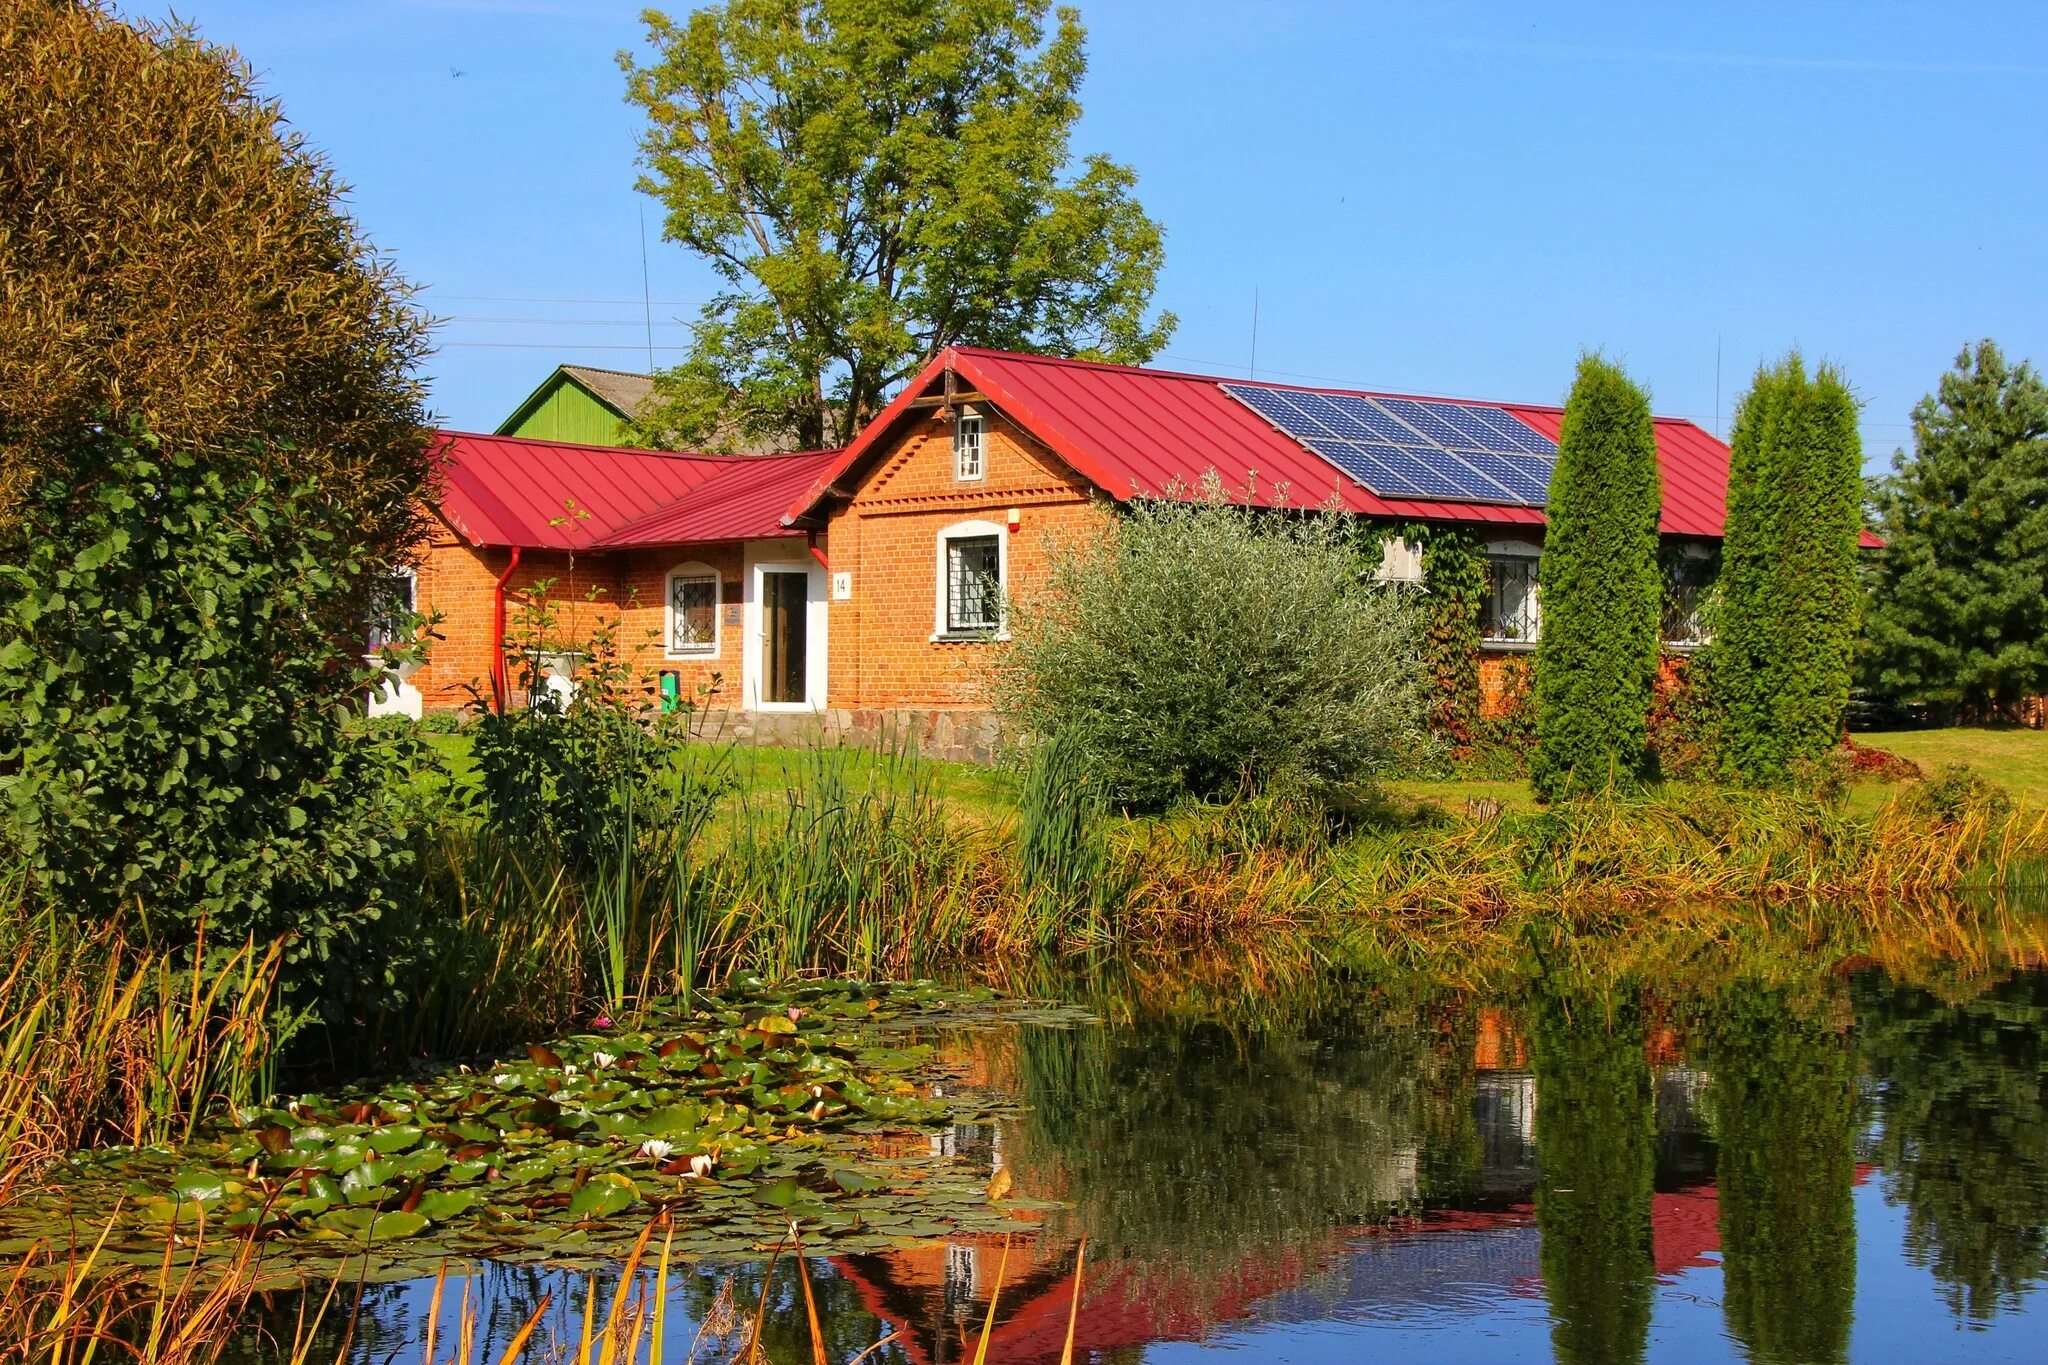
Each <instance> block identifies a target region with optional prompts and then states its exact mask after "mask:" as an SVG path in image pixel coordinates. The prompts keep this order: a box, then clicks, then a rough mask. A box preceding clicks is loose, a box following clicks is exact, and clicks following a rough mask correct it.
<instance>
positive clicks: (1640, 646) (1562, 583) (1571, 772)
mask: <svg viewBox="0 0 2048 1365" xmlns="http://www.w3.org/2000/svg"><path fill="white" fill-rule="evenodd" d="M1661 502H1662V492H1661V486H1660V482H1659V478H1658V472H1657V436H1656V428H1655V426H1654V425H1653V424H1652V422H1651V419H1650V401H1649V399H1648V398H1647V397H1645V396H1644V394H1643V391H1642V390H1641V389H1639V388H1637V387H1636V386H1635V384H1634V383H1632V382H1631V381H1630V380H1629V377H1628V376H1627V375H1626V374H1624V373H1623V372H1622V371H1621V369H1620V368H1619V367H1618V366H1615V365H1613V364H1610V363H1609V362H1607V361H1605V360H1603V359H1601V358H1600V357H1598V356H1587V357H1585V358H1584V359H1582V360H1581V361H1580V362H1579V373H1578V378H1577V380H1576V381H1575V382H1574V383H1573V384H1572V391H1571V397H1570V398H1569V399H1568V400H1567V401H1566V403H1565V413H1564V430H1563V433H1562V435H1561V436H1560V437H1559V440H1558V452H1557V473H1556V474H1555V475H1554V476H1552V478H1551V482H1550V504H1549V507H1548V513H1547V514H1548V517H1549V522H1550V526H1549V530H1548V532H1547V533H1546V534H1545V536H1544V543H1543V567H1542V574H1543V638H1542V641H1541V643H1540V644H1539V645H1538V646H1537V653H1536V708H1537V709H1536V740H1537V743H1536V754H1535V758H1534V761H1533V763H1532V765H1531V772H1530V780H1531V782H1532V783H1533V785H1534V786H1535V788H1536V792H1537V795H1538V796H1539V797H1541V798H1542V799H1543V800H1546V801H1548V800H1554V799H1556V798H1558V797H1560V796H1569V795H1572V794H1574V793H1580V792H1587V791H1597V790H1600V789H1601V788H1604V787H1606V786H1607V785H1609V784H1610V783H1611V782H1614V781H1620V782H1622V783H1625V784H1626V783H1633V782H1635V781H1636V780H1637V779H1639V778H1640V777H1641V775H1642V773H1643V770H1644V766H1645V764H1646V762H1647V754H1648V722H1647V716H1648V713H1649V709H1650V697H1651V692H1652V689H1653V688H1654V686H1655V684H1656V680H1657V658H1658V649H1659V646H1658V627H1659V625H1660V623H1661V620H1662V615H1663V601H1664V580H1663V575H1662V572H1661V571H1660V569H1659V568H1658V564H1657V518H1658V513H1659V510H1660V506H1661Z"/></svg>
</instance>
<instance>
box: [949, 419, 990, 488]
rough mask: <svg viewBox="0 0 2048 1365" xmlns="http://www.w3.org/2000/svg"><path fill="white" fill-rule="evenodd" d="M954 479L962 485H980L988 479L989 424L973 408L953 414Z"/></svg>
mask: <svg viewBox="0 0 2048 1365" xmlns="http://www.w3.org/2000/svg"><path fill="white" fill-rule="evenodd" d="M970 437H971V438H972V439H969V438H970ZM970 455H971V456H972V458H973V464H972V467H970V466H969V463H968V459H969V456H970ZM953 477H954V478H955V479H957V480H959V481H960V482H962V483H978V482H980V481H981V480H983V479H985V478H987V477H988V423H987V422H986V421H984V420H983V419H982V415H981V414H980V413H979V412H977V411H976V410H975V409H973V408H962V409H960V411H959V412H957V413H955V414H953Z"/></svg>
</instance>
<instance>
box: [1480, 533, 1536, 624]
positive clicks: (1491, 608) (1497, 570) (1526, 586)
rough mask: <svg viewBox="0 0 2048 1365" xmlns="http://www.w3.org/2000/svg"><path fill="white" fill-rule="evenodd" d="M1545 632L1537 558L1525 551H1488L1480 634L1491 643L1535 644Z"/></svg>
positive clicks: (1481, 606) (1481, 605)
mask: <svg viewBox="0 0 2048 1365" xmlns="http://www.w3.org/2000/svg"><path fill="white" fill-rule="evenodd" d="M1542 634H1543V607H1542V603H1541V601H1540V600H1539V598H1538V597H1537V590H1536V561H1535V560H1534V559H1531V558H1529V557H1527V556H1523V555H1488V556H1487V557H1486V599H1485V601H1483V602H1482V603H1481V604H1480V608H1479V636H1480V638H1481V639H1482V640H1485V641H1486V642H1487V643H1488V644H1496V645H1533V644H1535V643H1536V641H1537V639H1538V638H1539V637H1540V636H1541V635H1542Z"/></svg>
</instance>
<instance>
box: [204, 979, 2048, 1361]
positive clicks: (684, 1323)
mask: <svg viewBox="0 0 2048 1365" xmlns="http://www.w3.org/2000/svg"><path fill="white" fill-rule="evenodd" d="M1687 975H1688V977H1689V984H1687V985H1685V986H1683V987H1679V986H1674V985H1671V984H1669V983H1659V982H1647V983H1646V982H1622V983H1619V984H1617V983H1615V982H1613V981H1611V980H1609V981H1605V982H1603V983H1602V984H1599V985H1593V984H1588V983H1584V982H1582V983H1581V984H1578V985H1567V984H1559V983H1556V982H1552V983H1550V984H1543V985H1538V986H1536V987H1531V988H1526V989H1519V988H1518V989H1517V990H1516V991H1515V992H1514V993H1513V994H1512V995H1510V996H1507V997H1504V998H1489V997H1488V996H1487V995H1486V994H1484V993H1475V992H1471V991H1466V990H1459V989H1453V988H1451V987H1450V986H1447V985H1441V984H1435V983H1427V982H1414V983H1406V984H1397V985H1391V986H1390V985H1387V984H1385V983H1381V984H1379V985H1377V986H1368V985H1363V984H1356V983H1353V984H1345V983H1341V982H1327V981H1326V982H1321V983H1319V984H1316V985H1314V986H1313V987H1308V988H1304V989H1301V990H1299V991H1296V992H1293V993H1292V994H1291V995H1290V994H1283V996H1282V998H1280V999H1278V1000H1267V1001H1264V1002H1262V1003H1260V1004H1258V1005H1256V1006H1245V1005H1242V1004H1239V1005H1227V1004H1226V1005H1203V1004H1201V1003H1199V1000H1198V995H1199V993H1197V992H1189V991H1177V990H1165V989H1161V988H1159V987H1157V986H1156V984H1153V985H1148V984H1139V985H1136V986H1129V985H1127V986H1126V987H1125V988H1124V989H1123V990H1122V992H1121V993H1119V994H1117V995H1115V996H1101V997H1099V998H1097V999H1094V1000H1092V1001H1091V1000H1088V999H1086V998H1085V996H1086V993H1085V992H1082V993H1081V994H1082V995H1083V997H1084V998H1083V1003H1085V1004H1089V1005H1090V1006H1091V1008H1093V1009H1094V1010H1095V1011H1096V1013H1097V1014H1098V1016H1099V1017H1101V1018H1102V1019H1103V1020H1104V1021H1105V1022H1101V1023H1094V1024H1080V1025H1074V1026H1066V1027H1059V1026H1048V1025H1041V1024H1019V1023H1014V1022H1012V1023H1004V1024H999V1025H993V1026H989V1027H979V1028H972V1029H959V1028H948V1029H946V1030H943V1031H940V1032H939V1033H938V1034H937V1035H936V1036H937V1037H938V1040H939V1041H940V1042H941V1043H942V1045H943V1052H944V1054H945V1056H946V1057H947V1059H948V1065H949V1074H950V1079H949V1080H948V1081H946V1082H945V1084H946V1085H948V1086H952V1087H959V1088H965V1089H968V1090H971V1091H978V1092H986V1093H987V1094H990V1095H994V1096H997V1097H1003V1098H1008V1099H1010V1100H1012V1101H1014V1102H1015V1103H1016V1104H1017V1105H1019V1106H1021V1108H1020V1109H1019V1110H1018V1111H1017V1112H1016V1113H1015V1115H1014V1116H1013V1117H1009V1118H1005V1119H1001V1120H999V1121H993V1120H992V1121H986V1122H980V1123H975V1124H959V1125H955V1126H953V1127H951V1128H949V1129H947V1130H945V1131H943V1132H940V1133H938V1134H936V1135H934V1136H933V1137H932V1138H931V1141H932V1142H934V1143H936V1144H938V1145H940V1146H942V1147H945V1148H948V1149H950V1150H951V1151H953V1152H954V1153H955V1154H957V1155H958V1156H959V1157H960V1158H961V1159H962V1160H964V1161H967V1162H971V1163H973V1164H974V1165H975V1166H976V1167H977V1168H980V1169H986V1170H987V1171H988V1172H989V1173H990V1174H991V1175H993V1174H994V1173H995V1172H997V1171H1004V1172H1007V1173H1008V1179H1009V1183H1010V1185H1011V1187H1012V1189H1013V1190H1014V1192H1015V1194H1016V1195H1017V1196H1020V1197H1023V1198H1024V1199H1026V1200H1043V1201H1047V1202H1048V1203H1049V1204H1055V1205H1056V1206H1053V1207H1047V1208H1040V1209H1036V1210H1034V1211H1032V1212H1030V1213H1028V1214H1027V1215H1025V1216H1026V1217H1027V1218H1028V1219H1030V1220H1031V1221H1032V1223H1033V1225H1034V1226H1033V1228H1032V1230H1031V1231H1029V1232H1027V1233H1025V1234H1022V1235H1018V1236H1015V1237H1013V1238H1012V1240H1011V1242H1010V1245H1009V1247H1008V1250H1007V1253H1006V1252H1005V1247H1004V1241H1003V1239H1002V1238H1001V1237H999V1236H986V1235H984V1236H972V1237H959V1238H956V1239H953V1240H949V1241H940V1242H933V1243H930V1244H927V1245H920V1246H917V1247H914V1248H909V1249H903V1250H897V1251H890V1252H884V1253H876V1254H862V1255H843V1256H831V1255H821V1256H817V1257H814V1258H813V1259H812V1260H811V1261H810V1262H809V1265H810V1270H811V1275H812V1278H813V1283H814V1286H815V1290H816V1293H817V1296H818V1308H819V1312H820V1314H821V1316H822V1318H823V1321H824V1324H825V1335H826V1336H827V1338H828V1346H827V1357H828V1359H830V1360H831V1361H833V1362H834V1365H840V1363H841V1362H846V1361H850V1360H852V1359H853V1358H855V1357H856V1356H858V1355H859V1354H860V1353H861V1352H862V1351H863V1350H865V1349H866V1348H868V1347H871V1346H874V1345H875V1344H876V1343H877V1342H881V1341H883V1339H884V1338H889V1339H890V1340H888V1342H887V1343H886V1344H884V1345H882V1346H881V1347H880V1348H879V1349H878V1350H876V1351H875V1352H874V1354H873V1355H872V1356H870V1357H868V1358H869V1359H872V1360H875V1361H878V1362H895V1363H897V1365H907V1363H915V1365H940V1363H941V1362H954V1361H971V1360H973V1358H974V1343H975V1341H976V1340H977V1338H978V1336H979V1334H980V1331H981V1326H982V1322H983V1319H984V1316H985V1315H986V1314H987V1312H988V1308H989V1301H990V1297H991V1295H992V1294H995V1295H996V1312H995V1330H994V1336H993V1339H992V1341H991V1343H990V1346H989V1351H988V1356H987V1359H988V1360H989V1361H990V1362H993V1363H994V1365H1024V1363H1026V1362H1056V1361H1058V1360H1059V1359H1060V1354H1061V1348H1062V1340H1063V1337H1064V1335H1065V1333H1066V1330H1067V1324H1068V1313H1069V1306H1070V1304H1071V1303H1072V1302H1073V1300H1074V1293H1075V1281H1076V1259H1077V1255H1076V1253H1077V1250H1078V1248H1079V1246H1080V1243H1081V1240H1082V1239H1083V1238H1086V1239H1087V1252H1086V1262H1085V1267H1084V1268H1083V1270H1082V1272H1081V1281H1080V1283H1081V1289H1080V1310H1079V1314H1078V1320H1077V1326H1076V1344H1075V1358H1076V1359H1077V1360H1079V1359H1087V1360H1094V1361H1117V1362H1135V1361H1147V1362H1171V1361H1190V1362H1192V1361H1201V1360H1207V1359H1211V1358H1217V1359H1223V1358H1229V1357H1235V1358H1239V1359H1259V1360H1275V1361H1300V1362H1317V1361H1350V1360H1357V1359H1364V1358H1369V1357H1370V1358H1388V1359H1408V1358H1412V1359H1423V1360H1429V1361H1432V1362H1450V1361H1464V1360H1507V1359H1516V1360H1521V1359H1527V1360H1545V1359H1559V1360H1567V1361H1601V1362H1606V1361H1634V1360H1654V1361H1722V1360H1752V1361H1770V1362H1780V1361H1784V1362H1792V1361H1838V1360H1857V1361H1916V1362H1917V1361H1974V1360H2022V1359H2024V1360H2041V1359H2044V1358H2048V972H2043V971H2041V970H2038V969H2017V970H2008V969H2002V968H2001V969H1995V970H1994V969H1984V970H1981V971H1979V972H1977V973H1975V974H1972V973H1971V972H1970V971H1968V970H1966V969H1964V968H1960V967H1955V966H1953V965H1950V966H1934V967H1930V968H1928V969H1927V970H1925V971H1923V972H1920V973H1917V974H1907V973H1902V976H1901V978H1894V977H1892V976H1889V975H1887V974H1886V973H1885V972H1884V971H1883V970H1881V969H1879V968H1877V967H1875V966H1861V967H1859V966H1856V965H1855V964H1847V965H1843V966H1835V967H1825V968H1815V969H1812V970H1806V971H1790V972H1778V973H1775V974H1774V973H1772V972H1769V971H1757V972H1745V971H1744V970H1743V969H1741V968H1738V967H1734V966H1725V967H1716V966H1712V965H1708V966H1706V967H1704V968H1702V969H1699V970H1697V971H1690V972H1688V973H1687ZM1907 975H1911V976H1912V979H1903V978H1904V977H1905V976H1907ZM1169 1000H1170V1003H1169ZM926 1036H927V1038H928V1039H929V1038H931V1037H933V1036H934V1035H933V1034H932V1033H931V1032H929V1031H928V1032H927V1035H926ZM1006 1257H1007V1259H1006ZM763 1274H764V1266H763V1264H761V1263H759V1262H754V1263H742V1264H726V1265H719V1266H705V1265H701V1264H699V1265H692V1266H689V1267H686V1268H682V1269H680V1270H677V1271H674V1272H672V1274H671V1283H670V1287H669V1291H668V1292H669V1302H670V1305H671V1307H670V1315H669V1319H668V1324H667V1342H668V1349H667V1350H666V1352H665V1354H666V1357H667V1359H668V1360H671V1361H683V1360H685V1359H687V1358H690V1353H691V1351H692V1349H693V1346H694V1349H695V1352H696V1355H695V1358H696V1359H698V1360H702V1361H724V1360H725V1359H727V1358H728V1357H729V1355H730V1353H731V1348H732V1346H733V1345H734V1344H735V1343H736V1342H737V1340H738V1336H737V1335H736V1334H735V1333H734V1331H733V1328H734V1327H735V1325H736V1320H737V1318H738V1317H739V1316H741V1315H746V1314H750V1313H751V1312H752V1311H753V1308H754V1306H755V1305H756V1303H757V1302H758V1301H759V1300H760V1298H761V1294H762V1285H763ZM616 1276H617V1272H616V1271H612V1272H609V1274H607V1273H605V1272H600V1273H599V1274H598V1276H597V1283H598V1295H599V1298H598V1302H599V1303H600V1304H602V1303H604V1302H606V1301H607V1300H608V1299H609V1297H610V1294H611V1292H612V1289H613V1284H612V1281H614V1280H615V1279H616ZM999 1276H1000V1278H1001V1289H1000V1292H999V1293H997V1291H996V1284H997V1280H998V1277H999ZM445 1292H446V1295H447V1299H448V1303H449V1305H450V1307H451V1309H452V1306H453V1305H454V1304H455V1303H456V1302H457V1301H459V1300H460V1299H462V1298H463V1297H464V1296H465V1295H466V1296H468V1299H469V1302H470V1303H471V1305H472V1307H473V1308H475V1309H476V1310H477V1313H478V1334H479V1336H480V1337H482V1338H484V1339H485V1342H486V1343H487V1344H480V1345H479V1347H478V1349H477V1350H476V1352H475V1356H474V1357H473V1358H483V1359H496V1356H497V1352H498V1350H499V1349H501V1347H502V1343H503V1342H504V1341H505V1340H506V1339H508V1338H509V1337H510V1336H511V1334H512V1333H513V1332H514V1331H515V1330H516V1329H517V1327H518V1325H519V1324H520V1323H521V1322H523V1321H524V1320H525V1319H526V1318H527V1317H528V1315H529V1314H530V1313H531V1312H532V1310H533V1308H534V1306H535V1305H536V1304H538V1303H539V1302H540V1300H541V1297H542V1296H543V1295H544V1294H545V1295H551V1296H552V1297H551V1299H550V1306H549V1308H548V1310H547V1312H546V1313H544V1314H543V1318H542V1326H541V1328H540V1332H539V1336H540V1339H541V1341H542V1343H543V1346H542V1349H541V1350H539V1351H538V1352H536V1353H535V1355H534V1357H533V1358H535V1359H560V1358H568V1359H574V1358H575V1343H576V1340H577V1335H578V1332H579V1330H580V1325H581V1320H582V1314H583V1308H584V1304H585V1303H586V1301H587V1298H586V1296H587V1295H588V1294H589V1292H590V1288H589V1281H588V1277H586V1276H585V1275H584V1274H583V1273H580V1272H578V1273H573V1274H572V1273H566V1272H558V1271H550V1270H548V1269H546V1268H545V1267H540V1266H532V1265H520V1266H513V1265H485V1266H481V1267H474V1268H470V1269H469V1270H468V1271H467V1273H465V1274H464V1275H462V1276H461V1277H460V1278H452V1279H450V1281H449V1282H448V1285H447V1288H446V1291H445ZM431 1293H432V1286H431V1284H430V1283H427V1282H411V1283H404V1284H396V1285H383V1286H372V1287H370V1288H368V1289H367V1290H366V1291H365V1293H364V1299H363V1305H362V1312H361V1315H360V1320H359V1323H358V1325H357V1328H356V1332H355V1337H354V1340H353V1342H352V1344H351V1347H350V1351H349V1356H350V1358H351V1359H353V1360H357V1361H363V1362H372V1361H375V1362H385V1361H396V1362H405V1361H416V1360H418V1359H419V1358H420V1356H419V1346H418V1342H419V1339H420V1335H421V1328H422V1325H423V1322H424V1320H425V1318H426V1316H427V1313H428V1304H429V1301H430V1297H431ZM768 1305H769V1306H768V1312H767V1319H766V1323H767V1326H766V1334H765V1346H766V1352H767V1354H768V1356H769V1357H770V1358H771V1359H773V1360H775V1361H777V1362H789V1363H793V1362H797V1361H809V1360H810V1359H811V1355H810V1345H809V1334H808V1330H807V1328H806V1326H805V1320H804V1307H803V1298H802V1288H801V1283H800V1281H799V1280H798V1278H797V1275H796V1272H795V1268H794V1267H793V1265H792V1264H791V1262H789V1261H788V1260H784V1261H783V1262H782V1263H781V1264H780V1265H779V1266H778V1267H777V1268H776V1269H775V1272H774V1275H773V1278H772V1280H771V1281H770V1283H769V1285H768ZM293 1311H294V1310H293V1306H292V1305H290V1304H286V1303H280V1304H279V1306H278V1314H279V1316H278V1318H277V1319H276V1321H277V1322H278V1323H280V1324H283V1325H284V1330H285V1332H286V1334H287V1335H289V1319H290V1316H291V1314H292V1312H293ZM452 1316H453V1314H452V1311H450V1312H444V1315H443V1319H444V1327H443V1333H444V1336H443V1341H444V1343H445V1342H446V1340H447V1336H446V1333H447V1331H448V1327H447V1326H446V1322H447V1319H448V1318H450V1317H452ZM707 1322H708V1326H709V1329H710V1330H709V1333H708V1334H707V1335H706V1336H705V1338H704V1339H702V1340H698V1341H695V1342H694V1343H693V1336H695V1334H696V1333H697V1331H698V1329H699V1327H700V1326H702V1325H705V1324H707ZM721 1329H722V1331H723V1335H720V1332H721ZM327 1345H328V1349H327V1350H326V1352H325V1353H324V1355H323V1354H322V1353H320V1352H316V1353H315V1354H314V1356H313V1358H315V1359H322V1358H327V1359H331V1358H332V1357H333V1350H334V1349H335V1347H336V1346H337V1345H338V1341H332V1340H330V1342H329V1343H328V1344H327ZM558 1352H560V1353H562V1354H557V1353H558ZM443 1353H444V1354H445V1345H444V1351H443ZM264 1355H265V1350H264V1348H263V1347H261V1345H260V1344H259V1343H258V1342H257V1341H256V1340H254V1339H253V1338H252V1339H250V1340H249V1341H246V1342H245V1343H244V1344H243V1347H242V1348H241V1349H240V1350H238V1352H237V1356H238V1357H239V1358H242V1359H248V1360H255V1359H258V1358H261V1357H263V1356H264Z"/></svg>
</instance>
